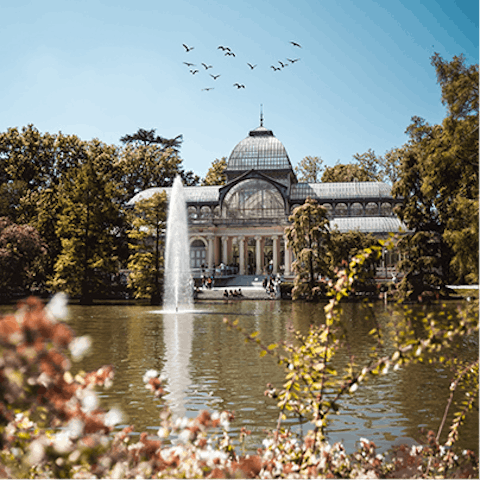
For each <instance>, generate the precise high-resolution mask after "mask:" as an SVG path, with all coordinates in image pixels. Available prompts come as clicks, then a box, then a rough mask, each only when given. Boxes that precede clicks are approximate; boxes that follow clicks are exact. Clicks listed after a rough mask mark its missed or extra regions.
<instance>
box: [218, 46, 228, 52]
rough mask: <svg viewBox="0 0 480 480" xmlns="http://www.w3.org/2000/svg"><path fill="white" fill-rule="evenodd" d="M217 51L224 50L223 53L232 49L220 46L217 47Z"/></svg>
mask: <svg viewBox="0 0 480 480" xmlns="http://www.w3.org/2000/svg"><path fill="white" fill-rule="evenodd" d="M217 50H223V51H225V50H228V51H230V48H229V47H224V46H223V45H219V46H218V47H217Z"/></svg>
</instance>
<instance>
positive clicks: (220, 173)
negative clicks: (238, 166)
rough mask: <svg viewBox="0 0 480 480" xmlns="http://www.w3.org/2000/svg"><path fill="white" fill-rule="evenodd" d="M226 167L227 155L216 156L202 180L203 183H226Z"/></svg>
mask: <svg viewBox="0 0 480 480" xmlns="http://www.w3.org/2000/svg"><path fill="white" fill-rule="evenodd" d="M226 168H227V157H222V158H220V159H218V158H216V159H215V160H214V161H213V162H212V165H211V166H210V168H209V169H208V172H207V174H206V175H205V178H204V179H203V180H202V185H225V183H226V182H227V175H226V174H225V169H226Z"/></svg>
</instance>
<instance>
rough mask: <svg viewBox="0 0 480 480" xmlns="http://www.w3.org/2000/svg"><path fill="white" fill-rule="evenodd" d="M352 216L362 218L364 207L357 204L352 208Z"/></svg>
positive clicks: (353, 204)
mask: <svg viewBox="0 0 480 480" xmlns="http://www.w3.org/2000/svg"><path fill="white" fill-rule="evenodd" d="M350 214H351V215H352V216H354V217H360V216H362V215H363V205H362V204H361V203H358V202H355V203H352V205H351V206H350Z"/></svg>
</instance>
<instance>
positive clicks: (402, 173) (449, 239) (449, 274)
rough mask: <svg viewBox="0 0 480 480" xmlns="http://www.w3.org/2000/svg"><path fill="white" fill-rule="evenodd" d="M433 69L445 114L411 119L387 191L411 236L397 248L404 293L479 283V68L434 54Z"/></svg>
mask: <svg viewBox="0 0 480 480" xmlns="http://www.w3.org/2000/svg"><path fill="white" fill-rule="evenodd" d="M432 65H433V66H434V67H435V69H436V73H437V82H438V83H439V84H440V86H441V89H442V102H443V104H444V105H445V106H446V108H447V115H446V117H445V118H444V120H443V122H442V123H441V124H440V125H430V124H429V123H428V122H426V121H425V120H424V119H422V118H420V117H413V118H412V123H411V125H409V127H408V128H407V130H406V133H407V134H408V136H409V141H408V142H407V144H405V145H404V146H403V147H402V149H400V150H399V151H398V156H399V159H400V168H399V179H398V181H397V182H396V183H395V185H394V187H393V194H394V195H395V196H402V197H403V199H404V200H403V204H402V205H401V206H400V207H399V209H398V214H399V216H400V218H401V219H402V220H403V221H404V222H405V224H406V225H407V227H408V228H409V229H411V230H412V231H413V235H412V236H410V237H408V238H407V237H406V238H405V240H404V242H403V245H404V249H405V253H408V258H407V259H406V261H405V263H404V264H403V265H402V267H403V268H404V269H405V273H406V276H405V282H404V290H405V291H408V292H413V291H415V292H416V293H417V292H419V291H420V292H421V291H422V289H424V288H427V284H428V283H432V281H435V283H436V284H437V285H440V286H441V285H444V284H445V283H446V282H454V281H460V282H463V281H466V282H478V236H479V228H478V194H479V191H478V148H479V146H478V65H471V66H466V65H465V59H464V58H463V56H459V57H456V56H455V57H453V59H452V60H451V61H446V60H444V59H442V58H441V57H440V55H438V54H435V55H434V56H433V57H432ZM421 241H423V244H422V245H418V247H417V248H415V246H414V244H419V243H420V242H421ZM425 249H427V251H425ZM425 275H427V277H426V276H425ZM432 276H433V277H434V278H432ZM412 277H415V278H416V287H415V288H413V284H412V282H411V278H412Z"/></svg>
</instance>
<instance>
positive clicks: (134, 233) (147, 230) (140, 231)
mask: <svg viewBox="0 0 480 480" xmlns="http://www.w3.org/2000/svg"><path fill="white" fill-rule="evenodd" d="M167 207H168V202H167V195H166V193H165V192H161V193H156V194H154V195H152V196H151V197H150V198H146V199H143V200H140V201H138V202H137V203H136V204H135V206H134V208H133V210H132V211H131V215H130V221H131V229H130V230H129V231H128V238H129V240H130V243H129V247H130V249H131V252H132V253H131V255H130V257H129V261H128V269H129V270H130V275H129V287H130V288H132V289H133V290H134V292H135V298H146V297H150V303H151V304H152V305H158V304H159V303H160V300H161V296H162V287H163V267H164V258H163V251H164V235H165V228H166V221H167Z"/></svg>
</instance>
